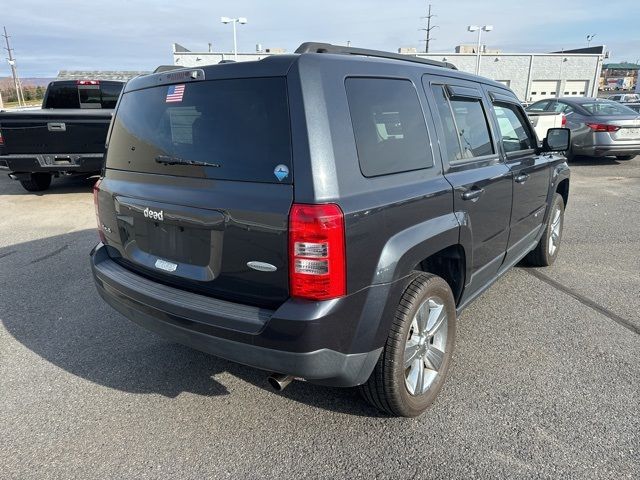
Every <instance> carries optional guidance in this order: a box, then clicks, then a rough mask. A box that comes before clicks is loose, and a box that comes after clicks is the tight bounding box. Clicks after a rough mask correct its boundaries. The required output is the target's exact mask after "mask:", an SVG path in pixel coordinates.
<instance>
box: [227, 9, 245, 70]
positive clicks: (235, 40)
mask: <svg viewBox="0 0 640 480" xmlns="http://www.w3.org/2000/svg"><path fill="white" fill-rule="evenodd" d="M220 21H221V22H222V23H224V24H227V23H232V24H233V59H234V60H235V61H236V62H237V61H238V37H237V34H236V23H240V24H242V25H244V24H245V23H247V19H246V18H245V17H238V18H229V17H220Z"/></svg>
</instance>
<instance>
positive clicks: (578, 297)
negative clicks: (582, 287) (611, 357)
mask: <svg viewBox="0 0 640 480" xmlns="http://www.w3.org/2000/svg"><path fill="white" fill-rule="evenodd" d="M524 270H525V271H526V272H527V273H528V274H530V275H533V276H534V277H536V278H537V279H538V280H542V281H543V282H545V283H546V284H548V285H550V286H552V287H553V288H555V289H556V290H559V291H561V292H563V293H566V294H567V295H570V296H571V297H573V298H575V299H576V300H578V301H579V302H580V303H582V304H583V305H586V306H587V307H589V308H591V309H593V310H595V311H596V312H598V313H601V314H602V315H604V316H605V317H607V318H609V319H610V320H613V321H614V322H616V323H617V324H618V325H620V326H622V327H624V328H626V329H627V330H630V331H631V332H633V333H635V334H636V335H640V328H638V327H636V326H635V325H634V324H633V323H631V322H630V321H629V320H627V319H626V318H623V317H621V316H620V315H617V314H616V313H614V312H612V311H611V310H609V309H608V308H606V307H603V306H602V305H599V304H597V303H596V302H594V301H593V300H590V299H588V298H587V297H585V296H584V295H581V294H579V293H578V292H576V291H575V290H573V289H571V288H569V287H566V286H564V285H562V284H561V283H560V282H557V281H556V280H554V279H552V278H550V277H548V276H547V275H545V274H544V273H542V272H540V271H538V270H535V269H531V268H527V269H524Z"/></svg>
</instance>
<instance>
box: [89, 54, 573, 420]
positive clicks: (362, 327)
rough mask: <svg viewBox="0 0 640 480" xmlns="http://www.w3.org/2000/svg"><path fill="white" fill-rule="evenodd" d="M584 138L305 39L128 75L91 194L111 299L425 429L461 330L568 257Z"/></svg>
mask: <svg viewBox="0 0 640 480" xmlns="http://www.w3.org/2000/svg"><path fill="white" fill-rule="evenodd" d="M568 142H569V132H568V131H567V130H565V129H552V130H550V131H549V133H548V136H547V138H546V139H545V140H544V142H543V145H542V146H539V142H538V139H537V138H536V135H535V132H534V131H533V129H532V128H531V125H530V123H529V121H528V120H527V117H526V114H525V113H524V111H523V109H522V107H521V106H520V104H519V103H518V100H517V98H516V97H515V95H514V94H513V93H512V92H511V91H510V90H509V89H507V88H505V87H504V86H503V85H501V84H499V83H495V82H492V81H489V80H487V79H483V78H479V77H476V76H473V75H468V74H465V73H461V72H458V71H456V70H455V69H454V68H453V67H452V66H451V65H448V64H445V63H439V62H433V61H426V60H421V59H417V58H413V57H405V56H402V55H396V54H391V53H385V52H378V51H373V50H363V49H355V48H347V47H337V46H333V45H329V44H314V43H310V44H303V45H302V46H301V47H300V48H299V49H298V50H297V51H296V53H295V54H293V55H277V56H273V57H269V58H266V59H264V60H260V61H255V62H244V63H227V64H224V65H215V66H208V67H204V68H199V69H182V70H174V71H168V72H162V73H157V74H152V75H146V76H141V77H138V78H136V79H134V80H132V81H130V82H129V83H128V84H127V86H126V88H125V90H124V93H123V95H122V96H121V99H120V101H119V104H118V107H117V112H116V114H115V118H114V121H113V122H112V125H111V131H110V133H109V137H108V148H107V154H106V166H105V169H104V171H103V175H102V178H101V180H100V181H99V182H98V183H97V184H96V186H95V188H94V198H95V205H96V215H97V219H98V227H99V234H100V237H101V242H100V243H99V244H98V245H97V246H96V247H95V248H94V249H93V251H92V252H91V263H92V269H93V275H94V278H95V283H96V285H97V288H98V291H99V293H100V295H101V296H102V297H103V298H104V299H105V300H106V301H107V302H108V303H109V304H110V305H112V306H113V307H114V308H115V309H116V310H117V311H119V312H121V313H122V314H123V315H125V316H127V317H128V318H130V319H131V320H133V321H134V322H136V323H138V324H140V325H142V326H143V327H145V328H148V329H149V330H153V331H155V332H157V333H159V334H161V335H164V336H166V337H168V338H170V339H172V340H175V341H177V342H181V343H184V344H186V345H190V346H192V347H194V348H197V349H200V350H203V351H206V352H209V353H211V354H214V355H217V356H220V357H223V358H226V359H229V360H233V361H236V362H240V363H243V364H245V365H250V366H253V367H257V368H260V369H263V370H266V371H268V372H273V373H272V375H271V376H270V377H269V380H270V382H271V384H272V385H273V386H274V387H275V388H277V389H282V388H284V387H285V386H286V385H287V384H288V383H289V382H290V381H291V380H292V379H294V378H301V379H305V380H307V381H309V382H314V383H319V384H324V385H331V386H341V387H351V386H360V388H361V391H362V393H363V395H364V397H365V398H366V399H367V400H368V401H369V402H370V403H371V404H373V405H374V406H376V407H378V408H379V409H381V410H383V411H385V412H388V413H389V414H392V415H402V416H416V415H419V414H420V413H421V412H423V411H424V410H425V409H426V408H427V407H428V406H429V404H430V403H431V402H432V401H433V399H434V398H435V396H436V395H437V393H438V391H439V390H440V388H441V387H442V384H443V382H444V379H445V376H446V374H447V370H448V368H449V366H450V363H451V355H452V352H453V347H454V340H455V334H456V318H457V316H458V315H459V314H460V312H461V311H462V310H463V309H464V308H465V307H466V306H467V305H469V304H470V303H471V301H472V300H473V299H475V298H476V297H477V296H478V295H479V294H480V293H482V292H483V291H484V290H485V289H486V288H488V287H489V286H490V285H491V284H492V283H493V282H494V281H495V280H496V279H497V278H499V277H500V276H501V275H502V274H504V273H505V272H506V271H507V270H508V269H509V268H510V267H511V266H513V265H515V264H516V263H518V262H520V261H521V260H523V259H526V261H528V262H530V263H531V264H534V265H549V264H551V263H553V261H554V260H555V258H556V257H557V255H558V250H559V248H560V242H561V238H562V226H563V219H564V208H565V206H566V204H567V200H568V195H569V169H568V167H567V164H566V162H565V158H564V157H563V156H562V155H558V154H554V153H552V152H554V151H561V150H565V149H566V148H568Z"/></svg>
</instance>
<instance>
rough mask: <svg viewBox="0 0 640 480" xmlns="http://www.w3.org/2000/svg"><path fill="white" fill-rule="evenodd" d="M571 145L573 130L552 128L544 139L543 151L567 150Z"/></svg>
mask: <svg viewBox="0 0 640 480" xmlns="http://www.w3.org/2000/svg"><path fill="white" fill-rule="evenodd" d="M570 147H571V130H569V129H568V128H550V129H549V130H547V137H546V138H545V139H544V140H543V141H542V151H543V152H566V151H567V150H569V148H570Z"/></svg>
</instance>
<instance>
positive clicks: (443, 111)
mask: <svg viewBox="0 0 640 480" xmlns="http://www.w3.org/2000/svg"><path fill="white" fill-rule="evenodd" d="M432 91H433V95H434V96H435V97H436V106H437V107H438V114H439V115H440V122H441V123H442V128H443V130H444V144H445V146H446V149H447V155H446V158H447V160H448V161H449V163H451V162H455V161H456V160H462V159H463V158H464V157H463V156H462V150H461V149H460V141H459V140H458V130H457V129H456V122H455V120H454V118H453V112H452V111H451V106H450V105H449V99H448V98H447V95H446V94H445V92H444V87H443V86H442V85H434V86H433V87H432Z"/></svg>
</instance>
